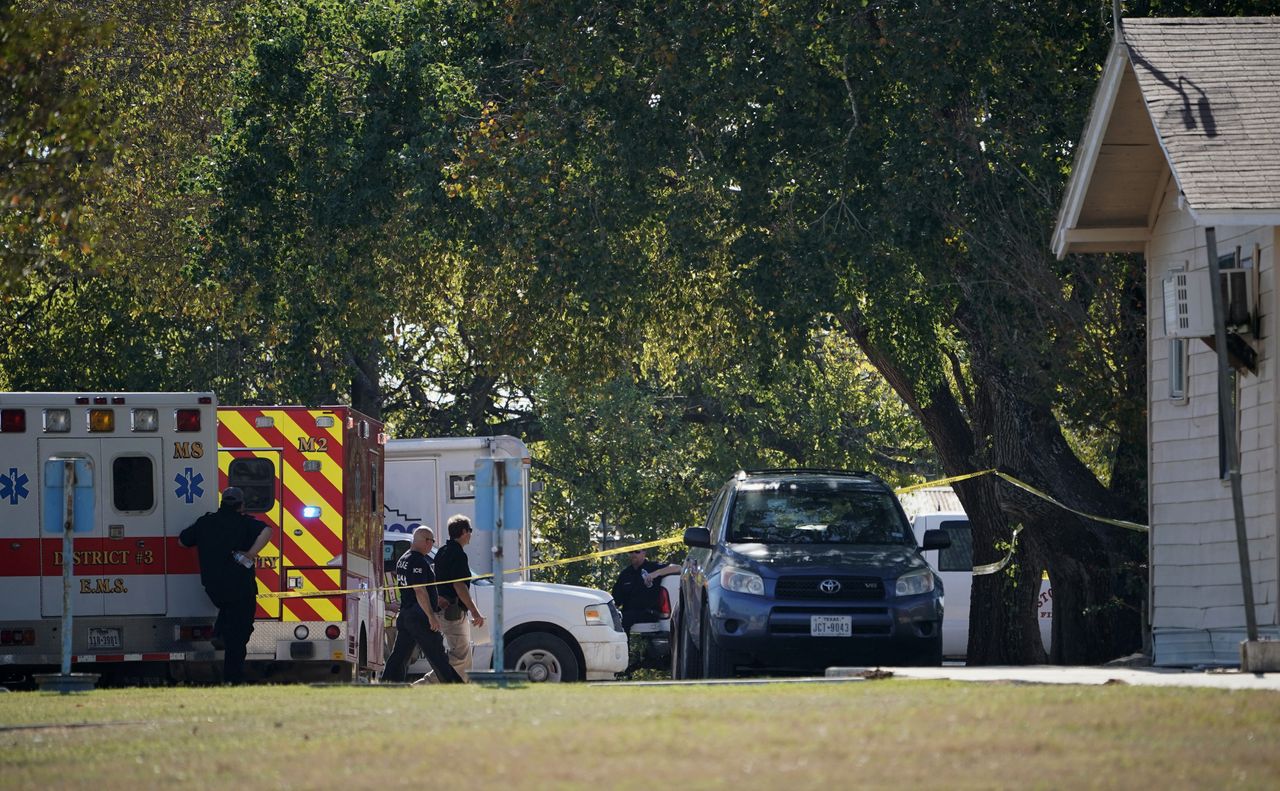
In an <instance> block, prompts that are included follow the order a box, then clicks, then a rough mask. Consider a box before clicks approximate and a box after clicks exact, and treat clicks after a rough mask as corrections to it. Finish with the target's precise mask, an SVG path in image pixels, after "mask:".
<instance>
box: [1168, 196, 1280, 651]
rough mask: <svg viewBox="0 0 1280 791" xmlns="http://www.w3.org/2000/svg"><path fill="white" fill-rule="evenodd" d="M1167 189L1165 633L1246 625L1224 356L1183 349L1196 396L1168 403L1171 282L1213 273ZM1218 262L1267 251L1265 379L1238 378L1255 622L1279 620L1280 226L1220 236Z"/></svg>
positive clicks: (1228, 230) (1225, 231)
mask: <svg viewBox="0 0 1280 791" xmlns="http://www.w3.org/2000/svg"><path fill="white" fill-rule="evenodd" d="M1177 197H1178V188H1177V185H1176V184H1175V183H1172V182H1171V183H1170V184H1169V186H1168V188H1167V189H1166V190H1165V193H1164V197H1163V199H1162V201H1161V204H1160V207H1159V209H1158V213H1157V215H1156V220H1155V224H1154V227H1153V231H1152V237H1151V241H1150V242H1149V244H1148V246H1147V253H1146V256H1147V278H1148V279H1147V296H1148V301H1147V305H1148V322H1149V324H1148V332H1147V338H1148V339H1149V340H1148V345H1147V370H1148V377H1149V378H1148V388H1149V390H1148V401H1149V405H1150V410H1149V413H1148V414H1149V417H1148V421H1149V424H1148V435H1147V436H1148V446H1149V453H1148V462H1147V464H1148V476H1149V477H1148V481H1149V483H1148V486H1149V503H1150V511H1149V515H1150V524H1151V536H1150V542H1151V626H1152V629H1153V630H1154V631H1157V632H1158V631H1159V630H1161V629H1223V628H1232V627H1240V628H1242V627H1243V624H1244V612H1243V609H1242V602H1243V596H1242V592H1241V588H1240V571H1239V561H1238V554H1237V549H1236V541H1235V524H1234V521H1233V515H1232V506H1231V487H1230V486H1229V485H1228V484H1227V483H1225V482H1224V481H1222V480H1221V479H1220V478H1219V476H1218V469H1219V467H1218V465H1219V459H1218V417H1217V415H1218V403H1217V393H1218V384H1217V356H1216V354H1215V353H1214V351H1213V350H1212V349H1210V348H1209V347H1208V346H1207V345H1205V344H1204V343H1203V342H1202V341H1200V340H1194V339H1192V340H1188V341H1186V345H1187V349H1188V384H1187V397H1186V399H1184V400H1182V401H1174V400H1171V399H1170V397H1169V375H1170V359H1169V352H1170V342H1169V338H1168V337H1167V336H1166V335H1165V332H1164V299H1163V280H1164V278H1165V276H1166V275H1167V274H1168V273H1169V272H1170V271H1173V270H1177V269H1181V268H1183V267H1186V268H1188V269H1204V268H1206V267H1207V266H1208V259H1207V253H1206V252H1205V233H1204V228H1203V227H1199V226H1197V225H1196V224H1195V222H1194V220H1193V219H1192V217H1191V215H1190V213H1189V212H1187V211H1186V210H1185V209H1180V208H1179V207H1178V200H1177ZM1216 230H1217V236H1218V253H1219V255H1225V254H1227V253H1228V252H1231V251H1234V250H1235V248H1236V246H1237V245H1239V246H1240V247H1242V248H1243V249H1244V253H1243V254H1244V255H1250V254H1252V251H1253V250H1254V245H1255V244H1257V245H1260V246H1261V255H1260V256H1259V258H1260V261H1256V262H1255V263H1254V265H1255V266H1261V269H1260V288H1259V291H1260V294H1259V304H1260V305H1261V312H1262V331H1261V333H1260V335H1261V339H1256V338H1253V339H1250V340H1251V342H1252V343H1253V344H1254V347H1255V349H1257V351H1258V353H1259V365H1258V373H1257V375H1249V374H1242V375H1240V376H1239V400H1240V426H1239V432H1240V433H1239V436H1240V450H1241V472H1242V478H1243V481H1242V482H1243V490H1244V507H1245V516H1246V523H1247V528H1248V535H1249V539H1250V541H1249V556H1250V560H1251V570H1252V574H1253V583H1254V599H1255V604H1256V611H1257V617H1258V623H1259V624H1260V625H1274V624H1277V623H1280V620H1278V619H1277V598H1278V596H1277V594H1278V580H1280V559H1278V556H1277V547H1276V545H1277V540H1276V536H1277V509H1276V487H1277V465H1276V446H1277V443H1278V433H1277V432H1278V431H1280V421H1277V419H1276V413H1277V409H1276V388H1275V367H1276V366H1275V362H1274V360H1275V355H1276V340H1275V336H1276V333H1277V331H1278V330H1280V327H1277V326H1276V317H1277V315H1280V313H1277V310H1276V299H1277V296H1276V290H1275V261H1276V245H1277V232H1278V230H1280V229H1277V228H1276V227H1270V226H1268V227H1255V228H1236V227H1219V228H1217V229H1216Z"/></svg>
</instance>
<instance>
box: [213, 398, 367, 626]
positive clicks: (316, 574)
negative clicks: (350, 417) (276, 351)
mask: <svg viewBox="0 0 1280 791" xmlns="http://www.w3.org/2000/svg"><path fill="white" fill-rule="evenodd" d="M326 422H327V423H330V425H327V426H326V425H322V423H326ZM345 428H346V427H345V425H344V422H343V417H342V416H341V415H339V414H336V413H335V412H334V411H333V410H328V409H307V408H304V407H222V408H220V409H219V410H218V445H219V448H220V452H219V484H220V486H227V485H238V486H241V487H242V488H244V486H245V483H244V482H243V481H242V480H240V478H241V477H243V476H238V475H237V472H238V471H239V470H240V469H243V470H245V471H249V469H250V468H249V462H246V461H243V460H255V459H256V460H263V461H266V462H270V463H271V465H272V466H271V468H270V469H271V470H272V472H273V475H274V482H273V484H272V485H271V488H270V489H269V491H272V492H274V497H272V498H269V499H271V500H273V502H271V503H270V504H269V505H268V504H266V503H265V502H261V503H259V504H258V507H257V508H255V509H252V510H254V511H255V514H254V515H255V516H258V517H259V518H261V519H263V521H265V522H267V523H268V524H270V525H271V526H272V531H273V539H272V542H271V543H270V544H269V545H268V547H267V549H266V550H264V551H263V553H262V555H261V559H262V563H261V564H260V567H259V569H258V590H259V592H260V593H267V592H275V591H284V590H295V591H306V592H308V593H320V594H323V592H325V591H328V590H333V591H338V590H342V589H343V587H344V585H345V582H346V580H345V579H344V569H343V565H342V564H343V552H344V517H345V514H344V496H343V486H344V475H343V465H344V460H345V458H344V454H345V448H344V437H345V434H344V431H345ZM257 463H258V464H259V465H262V464H263V462H262V461H260V462H257ZM237 465H238V466H237ZM252 472H254V473H257V474H261V472H262V467H261V466H260V467H259V468H258V469H256V470H253V471H252ZM246 474H247V473H246ZM263 491H264V496H263V497H262V498H261V499H262V500H266V499H268V498H267V497H266V496H265V492H266V491H268V490H267V489H265V488H264V489H263ZM250 499H251V500H252V498H250ZM284 601H285V602H286V603H284V604H282V603H281V600H280V599H278V598H263V597H259V599H258V617H259V618H267V619H281V620H285V621H299V620H305V621H313V620H322V621H341V620H342V619H343V606H342V600H341V598H340V597H334V598H332V599H331V598H328V597H322V596H321V597H316V598H305V599H287V600H284Z"/></svg>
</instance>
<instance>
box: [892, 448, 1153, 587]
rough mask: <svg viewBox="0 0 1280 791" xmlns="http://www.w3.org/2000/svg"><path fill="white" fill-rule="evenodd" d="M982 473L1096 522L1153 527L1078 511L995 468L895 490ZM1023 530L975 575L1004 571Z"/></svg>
mask: <svg viewBox="0 0 1280 791" xmlns="http://www.w3.org/2000/svg"><path fill="white" fill-rule="evenodd" d="M982 475H995V476H996V477H997V478H1000V479H1001V480H1004V481H1008V482H1009V483H1011V484H1013V485H1014V486H1016V487H1018V488H1019V489H1021V490H1022V491H1024V492H1027V493H1028V494H1033V495H1035V496H1036V497H1039V498H1040V499H1041V500H1044V501H1045V502H1048V503H1052V504H1053V505H1056V506H1058V507H1059V508H1061V509H1063V510H1064V511H1070V512H1071V513H1073V514H1075V515H1076V516H1082V517H1084V518H1085V519H1089V520H1092V521H1094V522H1101V523H1102V524H1104V525H1113V526H1115V527H1123V528H1125V529H1126V530H1136V531H1138V532H1140V533H1145V532H1147V531H1149V530H1150V529H1151V528H1149V527H1148V526H1146V525H1140V524H1138V523H1137V522H1128V521H1125V520H1124V519H1111V518H1109V517H1105V516H1097V515H1095V514H1086V513H1085V512H1084V511H1077V510H1076V509H1074V508H1072V507H1070V506H1067V505H1063V504H1062V503H1061V502H1059V501H1058V500H1055V499H1054V498H1053V497H1050V496H1049V495H1048V494H1046V493H1044V492H1042V491H1040V490H1039V489H1037V488H1036V487H1034V486H1032V485H1031V484H1029V483H1026V482H1024V481H1020V480H1018V479H1017V478H1015V477H1013V476H1012V475H1009V474H1008V473H1005V472H1000V471H999V470H994V469H992V470H979V471H978V472H969V473H965V474H963V475H953V476H951V477H950V478H942V479H941V480H937V481H928V482H926V483H917V484H914V485H912V486H903V487H902V488H900V489H895V490H894V491H896V492H897V493H898V494H900V495H901V494H907V493H909V492H914V491H917V490H919V489H925V488H928V487H930V486H945V485H947V484H951V483H956V482H957V481H967V480H969V479H970V478H977V477H979V476H982ZM1021 532H1022V525H1018V526H1017V527H1015V528H1014V529H1013V538H1012V540H1011V542H1010V547H1009V551H1008V552H1007V553H1005V556H1004V558H1003V559H1001V560H998V561H996V562H995V563H984V564H983V565H981V566H974V567H973V574H974V576H981V575H984V574H995V573H996V572H998V571H1003V570H1004V569H1005V568H1006V567H1007V566H1008V565H1009V563H1010V562H1011V561H1012V560H1013V554H1014V552H1016V551H1017V549H1018V533H1021Z"/></svg>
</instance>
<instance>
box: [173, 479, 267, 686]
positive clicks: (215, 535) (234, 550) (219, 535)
mask: <svg viewBox="0 0 1280 791" xmlns="http://www.w3.org/2000/svg"><path fill="white" fill-rule="evenodd" d="M243 508H244V492H243V491H241V490H240V488H239V487H236V486H228V487H227V488H226V489H224V490H223V491H222V504H221V505H220V506H219V507H218V510H217V511H215V512H213V513H211V514H205V515H204V516H202V517H200V518H199V519H197V520H196V521H195V522H194V523H192V525H191V526H190V527H188V528H187V529H186V530H183V531H182V533H181V534H180V535H179V536H178V540H179V541H180V542H182V545H183V546H184V547H195V548H196V551H197V554H198V557H199V559H200V582H201V583H202V584H203V585H204V590H205V593H207V594H208V595H209V600H210V601H212V602H213V604H214V606H216V607H217V608H218V619H217V620H216V621H214V624H213V634H214V637H216V638H220V639H221V640H222V642H223V645H224V649H223V655H222V680H223V681H225V682H227V683H228V684H240V683H243V682H244V658H245V654H246V653H247V649H248V645H249V635H251V634H253V616H254V613H255V612H256V610H257V606H258V604H257V596H258V584H257V582H256V581H255V575H254V570H253V565H254V560H255V559H256V558H257V557H258V553H259V552H261V551H262V548H263V547H265V546H266V545H267V542H268V541H270V540H271V528H270V527H268V526H267V525H264V524H263V523H262V522H259V521H258V520H257V519H254V518H253V517H252V516H249V515H248V514H245V513H242V509H243Z"/></svg>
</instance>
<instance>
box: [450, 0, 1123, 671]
mask: <svg viewBox="0 0 1280 791" xmlns="http://www.w3.org/2000/svg"><path fill="white" fill-rule="evenodd" d="M510 9H511V12H512V13H511V15H510V16H509V17H508V19H509V21H510V27H509V40H508V46H509V47H510V50H511V52H512V55H511V56H510V57H509V58H507V59H506V63H507V64H509V66H508V68H509V72H510V74H509V75H507V77H508V81H509V82H508V84H509V85H510V86H511V90H509V91H508V92H507V93H508V94H509V95H510V96H511V97H512V98H511V100H510V101H509V102H507V103H505V104H499V105H498V106H497V107H496V108H495V110H494V112H493V113H492V116H493V118H494V119H495V125H494V127H493V128H492V130H491V132H490V134H488V135H487V136H486V137H485V139H484V140H483V141H482V142H481V143H480V144H477V145H476V146H475V147H474V152H475V159H476V161H477V163H478V166H477V168H476V171H475V175H474V176H473V178H474V179H476V181H475V182H473V183H479V184H481V185H484V186H485V187H486V188H487V191H485V192H484V199H486V200H489V201H492V202H493V205H494V207H495V210H494V212H493V214H494V215H495V216H496V217H499V218H502V222H503V225H502V233H501V234H499V235H496V238H500V239H501V240H502V247H503V248H505V253H506V255H507V256H509V257H510V258H511V259H515V260H520V261H521V262H523V263H526V264H527V266H528V268H529V269H530V270H533V271H535V272H536V273H537V277H536V280H535V279H532V278H531V281H533V282H531V283H530V285H529V290H530V292H532V293H537V294H539V295H545V296H546V297H549V298H550V299H553V300H556V301H557V302H558V303H559V304H564V303H568V304H570V305H580V306H583V308H584V310H583V312H582V314H581V316H582V318H579V319H577V320H575V322H574V326H575V327H584V326H585V327H589V326H592V325H593V323H594V324H596V325H601V324H606V323H608V326H609V327H610V329H611V330H612V329H613V328H614V327H616V328H617V331H618V333H619V334H620V335H621V336H622V337H624V338H625V337H626V335H627V331H628V327H629V326H631V317H633V316H637V317H643V316H646V315H654V313H655V312H656V311H659V310H661V309H663V308H667V307H669V306H672V305H678V304H679V302H680V297H672V298H668V299H663V297H664V295H665V294H666V291H665V290H664V289H663V288H662V287H661V286H660V285H654V286H652V287H649V286H648V284H649V283H650V282H653V281H657V282H659V283H662V284H669V283H678V284H681V285H687V286H688V289H687V290H685V291H684V292H683V293H684V294H686V295H687V294H689V293H693V292H694V291H696V290H697V289H705V288H706V284H707V283H708V282H711V283H721V284H729V285H728V287H727V288H721V289H719V290H715V289H713V290H711V291H709V292H705V293H706V295H707V296H709V297H710V299H707V298H706V297H705V296H704V297H703V300H702V301H701V304H703V305H706V306H707V307H706V308H704V309H703V310H702V311H701V316H700V317H699V318H700V319H701V320H698V319H695V320H694V324H693V329H695V330H697V331H698V332H697V333H696V334H694V335H692V336H688V335H686V337H687V338H688V339H689V341H690V346H691V347H692V349H691V350H690V351H689V352H687V353H689V354H692V353H694V350H697V351H698V352H701V353H704V354H708V355H710V354H712V353H714V351H715V349H714V347H715V344H716V341H717V339H723V338H724V337H725V335H728V336H729V337H730V338H732V339H735V340H736V341H737V346H738V348H739V349H740V350H741V352H743V353H749V352H750V350H752V349H753V348H754V347H756V346H757V344H758V343H759V342H760V340H761V339H764V338H768V337H769V336H770V333H779V334H781V335H783V336H784V337H790V338H791V339H792V344H793V345H792V348H793V350H796V349H799V348H802V345H801V344H800V339H803V338H804V337H806V333H807V331H808V328H810V327H813V326H815V325H821V324H823V323H826V322H831V323H832V324H833V326H835V327H837V328H839V330H840V331H842V332H844V333H845V334H846V335H847V337H848V338H849V339H851V340H852V341H854V342H856V343H857V344H858V345H859V346H860V347H861V349H862V350H863V352H864V353H865V354H866V356H867V358H868V359H870V360H871V362H872V363H873V364H874V365H875V366H876V367H877V368H878V369H879V371H880V373H881V374H882V375H883V376H884V377H885V379H886V380H887V381H888V382H889V384H890V385H891V386H892V387H893V388H894V389H895V390H896V391H897V393H898V394H899V395H900V396H901V397H902V399H903V400H904V401H905V402H906V403H907V404H908V405H909V406H910V408H911V409H912V410H913V411H914V413H915V414H916V416H917V418H918V419H919V420H920V421H921V423H922V425H923V426H924V429H925V431H926V432H927V434H928V436H929V438H930V440H931V441H932V443H933V446H934V448H935V449H936V452H937V454H938V458H939V459H940V461H941V466H942V469H943V470H944V471H945V472H947V473H952V474H957V473H965V472H970V471H974V470H980V469H985V468H989V467H999V468H1002V469H1005V470H1006V471H1008V472H1011V473H1012V474H1014V475H1016V476H1017V477H1019V478H1021V479H1023V480H1026V481H1027V482H1029V483H1031V484H1033V485H1035V486H1038V487H1040V488H1042V489H1044V490H1046V491H1048V492H1051V493H1052V494H1054V495H1055V496H1057V497H1058V498H1060V499H1061V500H1063V501H1065V502H1067V503H1069V504H1071V505H1073V506H1074V507H1076V508H1079V509H1080V510H1083V511H1086V512H1090V513H1096V514H1103V515H1111V516H1119V517H1124V518H1130V519H1134V518H1136V519H1139V520H1140V519H1142V516H1143V513H1144V510H1145V509H1144V507H1143V485H1142V481H1141V473H1142V469H1143V465H1142V464H1141V462H1140V460H1139V459H1140V454H1141V452H1142V447H1143V444H1142V441H1141V437H1142V411H1141V408H1138V407H1135V406H1134V405H1135V404H1140V403H1141V399H1142V388H1141V382H1142V378H1141V376H1140V374H1139V373H1138V372H1139V371H1140V370H1141V360H1142V348H1143V346H1142V331H1141V326H1142V311H1143V305H1142V303H1141V297H1140V295H1141V293H1142V292H1141V277H1140V269H1139V268H1138V266H1136V265H1135V262H1134V261H1132V260H1126V259H1105V258H1093V259H1085V260H1079V261H1073V262H1069V263H1068V264H1066V265H1059V264H1056V263H1055V262H1053V261H1052V260H1050V257H1049V255H1048V250H1047V242H1046V239H1047V234H1048V231H1049V228H1050V226H1051V224H1052V217H1053V211H1054V208H1055V205H1056V196H1057V194H1058V192H1059V190H1060V186H1061V182H1062V179H1063V176H1064V173H1065V171H1066V168H1067V167H1068V164H1069V159H1070V151H1071V144H1072V141H1073V140H1074V138H1075V136H1076V134H1078V131H1079V128H1080V125H1081V123H1082V119H1083V114H1084V110H1085V107H1086V105H1087V101H1088V97H1089V95H1090V93H1091V90H1092V87H1093V82H1094V80H1095V79H1096V73H1097V65H1098V64H1099V63H1100V62H1101V60H1102V55H1103V54H1104V53H1105V48H1106V46H1107V44H1108V39H1109V32H1108V31H1107V30H1106V29H1105V27H1104V25H1103V22H1104V21H1105V20H1106V19H1108V17H1107V16H1104V15H1101V14H1098V13H1096V11H1092V10H1088V9H1085V8H1084V7H1083V6H1082V5H1081V4H1079V3H1071V2H1060V3H1056V4H1051V5H1050V6H1049V7H1044V6H1043V5H1042V4H1041V5H1036V6H1035V7H1034V8H1033V7H1031V6H1030V5H1025V6H1014V7H1007V6H1003V5H1001V6H999V7H996V6H995V5H990V6H988V5H986V4H972V3H945V2H928V3H914V2H913V3H891V2H881V3H867V4H862V5H861V6H859V5H856V4H848V3H824V2H812V3H799V4H774V3H762V4H749V5H741V4H723V3H721V4H707V3H702V2H696V3H695V2H687V3H683V2H667V3H655V4H647V5H645V6H644V7H640V8H636V7H634V6H632V5H630V4H625V5H624V4H615V3H607V2H579V3H569V4H565V3H556V4H541V3H518V4H516V3H513V4H510ZM529 31H537V33H536V34H535V35H533V36H532V37H530V35H529ZM513 163H516V164H515V165H513ZM522 185H523V187H522ZM530 185H551V188H549V189H543V188H539V187H535V188H534V189H533V190H530V189H528V187H529V186H530ZM535 216H541V217H544V218H546V219H544V220H542V221H541V222H540V223H538V222H535V220H534V217H535ZM548 229H553V233H552V234H551V236H550V239H549V238H548V234H547V231H548ZM632 238H637V239H647V240H650V241H652V240H657V241H658V244H657V245H656V246H655V245H653V244H650V245H649V246H648V247H647V248H646V247H643V246H642V247H640V248H638V249H632V248H631V247H629V246H628V240H630V239H632ZM645 250H649V251H652V252H651V254H649V255H645V254H643V253H644V251H645ZM637 286H639V287H641V288H645V289H646V292H645V294H644V295H643V296H641V297H640V300H639V301H638V302H637V301H636V298H635V297H634V296H633V295H634V292H635V288H636V287H637ZM717 303H720V304H727V305H733V306H734V307H735V308H737V310H736V311H734V312H732V313H730V314H728V315H726V314H721V313H717V312H716V311H715V305H716V304H717ZM658 315H661V314H658ZM692 315H695V316H697V315H698V311H695V312H694V313H693V314H692ZM636 326H644V327H646V328H647V331H648V332H649V333H650V335H648V336H646V337H645V342H646V343H647V344H649V345H650V346H657V347H662V346H663V345H664V344H669V343H675V342H678V340H679V337H680V336H679V333H680V332H681V330H687V327H685V326H683V325H682V326H681V327H679V328H673V327H670V326H666V325H663V324H662V323H661V322H660V323H659V324H658V325H657V326H654V325H653V324H652V323H646V322H645V321H644V320H643V319H641V320H638V321H637V322H636ZM765 328H768V329H767V330H766V329H765ZM592 342H593V341H592V340H589V339H584V338H583V336H582V333H581V332H579V333H575V334H573V336H572V337H568V338H566V339H565V340H564V342H563V344H562V346H563V348H565V349H566V354H567V355H572V354H574V353H577V354H581V353H583V349H589V348H590V345H591V344H592ZM1086 462H1088V463H1086ZM958 488H959V493H960V496H961V499H962V501H963V502H964V503H965V505H966V509H967V510H968V511H969V513H970V515H971V517H972V518H973V522H974V527H975V538H976V548H977V557H976V561H977V562H979V563H984V562H990V561H994V560H996V559H998V558H1000V557H1002V556H1003V555H1004V554H1005V551H1006V549H1007V545H1008V544H1009V543H1010V542H1011V541H1012V537H1013V529H1014V527H1015V526H1016V525H1018V524H1021V525H1024V526H1025V527H1026V528H1027V529H1026V530H1025V531H1023V532H1022V533H1021V539H1020V542H1019V546H1018V549H1017V552H1016V554H1015V557H1016V559H1017V562H1016V563H1014V564H1012V565H1011V566H1010V567H1009V568H1008V569H1007V570H1006V571H1005V572H1004V573H1001V574H997V575H990V576H985V577H982V578H980V579H979V580H978V581H977V584H976V587H975V604H976V606H975V610H974V618H973V619H972V621H971V628H972V634H971V640H970V645H971V646H973V652H972V654H973V655H972V657H971V658H972V659H973V660H974V661H978V662H997V661H1037V660H1038V659H1040V658H1041V657H1042V651H1043V649H1042V648H1041V647H1040V645H1039V641H1038V638H1037V634H1038V630H1037V628H1036V623H1035V620H1034V617H1035V616H1034V613H1035V598H1036V594H1037V591H1038V588H1039V577H1040V574H1041V571H1042V569H1044V568H1046V567H1047V568H1048V569H1049V571H1050V574H1051V576H1052V577H1053V582H1054V589H1055V596H1056V602H1055V604H1056V605H1057V606H1056V610H1055V612H1056V614H1057V617H1056V618H1055V621H1056V628H1058V629H1059V639H1058V640H1057V641H1056V643H1055V655H1056V657H1057V658H1059V659H1062V660H1066V661H1094V660H1097V659H1104V658H1110V657H1111V656H1114V655H1115V654H1117V653H1121V652H1124V651H1126V650H1130V649H1132V648H1134V647H1136V646H1137V641H1138V639H1139V630H1138V629H1137V625H1138V619H1137V617H1136V613H1137V608H1138V607H1139V606H1140V603H1139V602H1138V601H1137V600H1136V599H1135V597H1134V596H1133V590H1132V588H1133V587H1136V588H1137V589H1139V590H1140V589H1141V585H1140V584H1139V585H1136V586H1131V585H1130V583H1129V582H1127V581H1126V580H1125V575H1126V574H1128V573H1130V572H1132V571H1133V569H1135V568H1139V569H1140V566H1141V561H1142V552H1143V548H1144V547H1143V542H1142V541H1141V539H1140V538H1137V537H1135V536H1132V535H1128V534H1126V533H1125V532H1123V531H1119V530H1117V529H1116V528H1112V527H1106V526H1101V525H1098V524H1097V523H1094V522H1090V521H1088V520H1083V519H1079V518H1077V517H1074V516H1072V515H1071V514H1069V513H1068V512H1065V511H1062V510H1060V509H1056V508H1054V507H1052V506H1050V505H1049V504H1047V503H1045V502H1044V501H1042V500H1039V499H1036V498H1033V497H1028V496H1024V495H1023V494H1022V493H1021V492H1019V491H1018V490H1016V489H1011V488H1008V487H1006V486H1004V485H1003V484H1002V483H1001V482H1000V481H999V480H998V479H995V478H993V477H987V478H980V479H974V480H971V481H967V482H965V483H963V484H961V485H960V486H959V487H958Z"/></svg>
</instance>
